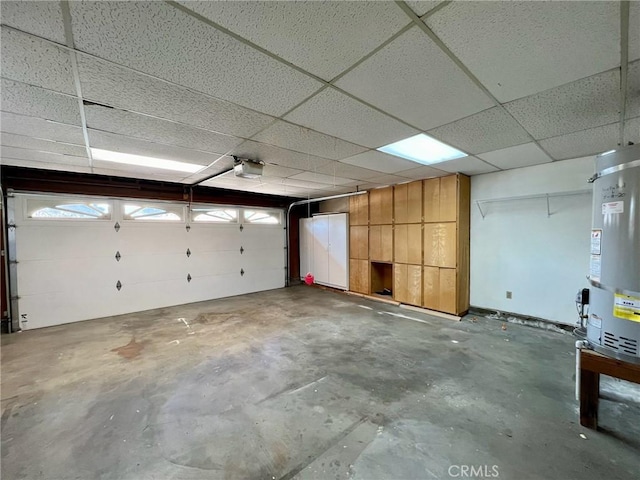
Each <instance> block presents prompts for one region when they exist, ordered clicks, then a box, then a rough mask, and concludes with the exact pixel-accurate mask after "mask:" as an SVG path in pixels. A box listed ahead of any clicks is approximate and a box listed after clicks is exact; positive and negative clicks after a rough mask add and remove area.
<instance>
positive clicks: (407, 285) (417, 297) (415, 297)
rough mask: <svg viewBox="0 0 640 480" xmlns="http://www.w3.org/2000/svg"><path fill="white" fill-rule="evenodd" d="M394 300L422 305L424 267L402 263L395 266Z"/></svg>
mask: <svg viewBox="0 0 640 480" xmlns="http://www.w3.org/2000/svg"><path fill="white" fill-rule="evenodd" d="M393 298H394V299H395V300H396V301H398V302H402V303H407V304H410V305H418V306H419V305H422V267H420V266H419V265H405V264H402V263H396V264H395V265H394V268H393Z"/></svg>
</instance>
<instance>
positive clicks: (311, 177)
mask: <svg viewBox="0 0 640 480" xmlns="http://www.w3.org/2000/svg"><path fill="white" fill-rule="evenodd" d="M291 179H293V180H304V181H306V182H315V183H324V184H325V185H350V184H353V183H354V180H353V179H351V178H341V177H334V176H333V175H324V174H322V173H315V172H302V173H298V174H296V175H293V176H292V177H291Z"/></svg>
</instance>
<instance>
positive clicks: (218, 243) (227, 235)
mask: <svg viewBox="0 0 640 480" xmlns="http://www.w3.org/2000/svg"><path fill="white" fill-rule="evenodd" d="M240 238H241V232H240V226H239V225H207V226H194V225H191V231H190V232H189V234H188V235H187V243H188V244H189V247H190V248H191V250H194V251H195V250H199V251H203V252H211V251H217V250H233V249H234V248H235V247H236V246H237V247H238V248H240Z"/></svg>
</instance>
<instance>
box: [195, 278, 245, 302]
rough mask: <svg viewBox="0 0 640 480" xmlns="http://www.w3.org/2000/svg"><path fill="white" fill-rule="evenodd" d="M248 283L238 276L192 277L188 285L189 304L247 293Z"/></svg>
mask: <svg viewBox="0 0 640 480" xmlns="http://www.w3.org/2000/svg"><path fill="white" fill-rule="evenodd" d="M248 283H249V281H248V280H247V279H246V278H241V277H240V275H239V274H237V273H236V274H228V275H210V276H206V277H194V278H193V280H191V283H190V284H189V290H188V296H189V301H190V302H201V301H204V300H211V299H215V298H224V297H231V296H234V295H241V294H243V293H247V292H248V286H247V285H248Z"/></svg>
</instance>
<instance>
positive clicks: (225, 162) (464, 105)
mask: <svg viewBox="0 0 640 480" xmlns="http://www.w3.org/2000/svg"><path fill="white" fill-rule="evenodd" d="M0 19H1V21H2V32H1V35H2V38H1V39H2V63H1V67H2V68H1V75H2V84H1V89H2V91H1V94H2V104H1V109H2V114H1V119H0V121H1V123H0V130H1V131H2V135H1V155H0V162H1V164H2V165H16V166H22V167H28V168H41V169H52V170H62V171H72V172H84V173H95V174H105V175H114V176H126V177H135V178H144V179H157V180H165V181H174V182H181V183H184V184H196V183H199V182H202V185H206V186H211V187H219V188H228V189H234V190H242V191H247V192H260V193H267V194H274V195H287V196H291V197H320V196H325V195H331V194H337V193H346V192H352V191H355V190H357V189H368V188H374V187H377V186H381V185H388V184H394V183H401V182H406V181H409V180H413V179H421V178H429V177H434V176H441V175H447V174H449V173H451V172H462V173H466V174H469V175H478V174H483V173H488V172H494V171H498V170H507V169H512V168H520V167H525V166H530V165H537V164H542V163H549V162H553V161H561V160H564V159H568V158H577V157H585V156H589V155H593V154H596V153H599V152H602V151H605V150H609V149H611V148H615V147H616V146H617V145H619V144H626V143H627V142H630V141H633V142H638V141H640V2H630V4H629V3H625V2H614V1H603V2H586V1H585V2H582V1H577V2H551V1H549V2H544V1H540V2H526V1H525V2H518V1H513V2H458V1H454V2H450V1H444V2H439V1H409V2H386V1H372V2H368V1H358V2H346V1H334V2H312V1H310V2H304V1H286V2H279V1H265V2H253V1H251V2H207V1H202V2H190V1H179V2H171V1H169V2H137V1H129V2H108V1H102V2H75V1H70V2H51V1H43V2H34V1H22V2H13V1H3V2H2V9H1V11H0ZM420 132H424V133H426V134H428V135H431V136H433V137H435V138H437V139H438V140H441V141H443V142H445V143H448V144H450V145H452V146H453V147H456V148H458V149H461V150H463V151H464V152H466V153H468V154H469V156H468V157H464V158H461V159H456V160H451V161H448V162H443V163H440V164H435V165H432V166H420V165H419V164H415V163H412V162H409V161H407V160H403V159H401V158H397V157H393V156H390V155H386V154H384V153H380V152H378V151H376V148H378V147H380V146H383V145H386V144H388V143H392V142H395V141H398V140H401V139H403V138H406V137H409V136H412V135H415V134H417V133H420ZM90 148H103V149H109V150H113V151H119V152H123V153H131V154H137V155H146V156H153V157H158V158H165V159H171V160H175V161H184V162H187V163H193V164H197V165H202V169H201V170H200V171H198V172H196V173H193V174H188V173H179V172H172V171H166V170H164V171H163V170H156V169H149V168H145V167H135V166H125V165H120V164H113V163H111V164H109V163H106V162H101V161H98V160H94V159H92V158H91V156H90V151H91V150H90ZM234 155H236V156H241V157H248V158H251V159H254V160H261V161H263V162H265V164H266V166H265V169H264V175H263V177H261V178H259V179H254V180H249V179H242V178H236V177H234V176H233V173H232V172H228V173H224V172H226V171H227V170H229V168H230V167H231V166H232V164H233V158H232V157H233V156H234ZM585 161H587V160H585ZM216 175H217V176H216ZM211 177H213V178H211Z"/></svg>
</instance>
